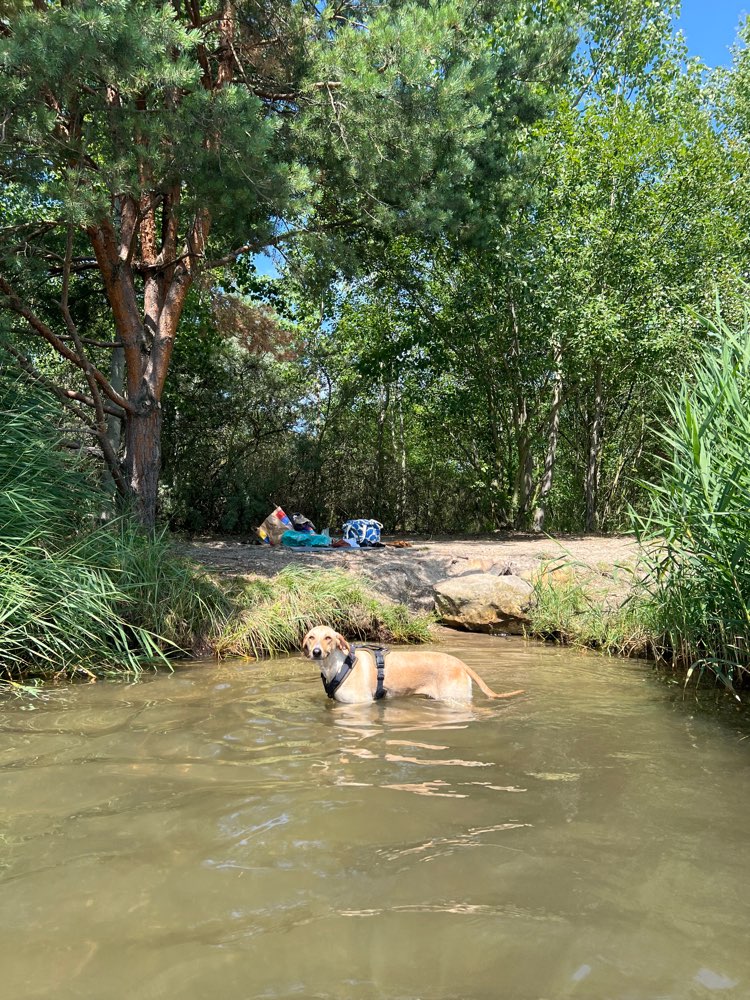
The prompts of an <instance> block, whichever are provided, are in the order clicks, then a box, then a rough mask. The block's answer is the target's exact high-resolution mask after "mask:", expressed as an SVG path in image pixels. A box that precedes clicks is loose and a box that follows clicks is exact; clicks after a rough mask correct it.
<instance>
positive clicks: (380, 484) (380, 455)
mask: <svg viewBox="0 0 750 1000" xmlns="http://www.w3.org/2000/svg"><path fill="white" fill-rule="evenodd" d="M390 395H391V387H390V385H388V383H387V382H386V381H385V379H382V380H381V383H380V391H379V393H378V436H377V455H376V463H375V485H376V493H377V500H378V502H379V503H380V505H381V509H382V505H383V503H384V499H383V497H384V491H385V423H386V419H387V417H388V406H389V403H390Z"/></svg>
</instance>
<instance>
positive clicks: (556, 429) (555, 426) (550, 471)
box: [533, 341, 562, 532]
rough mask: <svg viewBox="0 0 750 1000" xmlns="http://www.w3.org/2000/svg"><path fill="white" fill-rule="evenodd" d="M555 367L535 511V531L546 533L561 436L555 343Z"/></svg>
mask: <svg viewBox="0 0 750 1000" xmlns="http://www.w3.org/2000/svg"><path fill="white" fill-rule="evenodd" d="M552 362H553V365H554V370H555V373H554V382H553V387H552V404H551V407H550V417H549V430H548V432H547V451H546V454H545V456H544V471H543V472H542V479H541V482H540V483H539V495H538V497H537V503H536V509H535V510H534V522H533V530H534V531H537V532H541V531H544V520H545V517H546V516H547V498H548V496H549V494H550V492H551V490H552V482H553V477H554V472H555V458H556V457H557V442H558V439H559V436H560V409H561V407H562V371H561V370H560V369H561V366H562V346H561V345H560V343H559V342H558V341H555V343H554V346H553V348H552Z"/></svg>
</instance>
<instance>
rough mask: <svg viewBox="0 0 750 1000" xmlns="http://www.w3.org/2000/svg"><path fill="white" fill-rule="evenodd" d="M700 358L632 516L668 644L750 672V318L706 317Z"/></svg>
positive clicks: (703, 664) (727, 675) (731, 676)
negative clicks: (641, 509)
mask: <svg viewBox="0 0 750 1000" xmlns="http://www.w3.org/2000/svg"><path fill="white" fill-rule="evenodd" d="M707 326H708V330H709V337H708V340H707V343H706V348H705V351H704V354H703V356H702V358H701V359H700V360H699V362H698V363H697V364H696V365H695V366H694V368H693V369H692V370H691V371H690V373H689V374H686V375H685V376H684V377H683V378H682V379H681V381H680V383H679V385H677V386H676V387H675V388H674V390H673V391H671V392H669V393H668V395H667V402H668V406H669V416H670V420H669V421H668V422H667V424H666V426H665V428H664V429H663V430H662V431H661V434H660V437H661V441H662V445H663V450H662V453H661V454H660V455H659V456H658V457H657V475H655V476H654V478H653V481H652V482H650V483H646V484H644V485H645V486H646V488H647V491H648V495H649V501H650V504H649V509H648V511H647V512H646V513H645V514H642V515H634V521H635V525H636V529H637V533H638V536H639V539H640V541H641V543H642V545H643V547H644V549H645V552H646V558H647V562H648V565H649V568H650V574H649V576H648V579H647V587H648V590H649V594H650V601H651V603H652V607H653V609H654V610H655V612H656V618H657V619H658V621H659V623H660V628H661V630H662V632H663V640H664V644H665V645H666V646H668V647H670V648H671V649H672V650H673V651H674V656H675V658H676V660H677V662H679V663H681V664H684V665H685V666H687V667H688V671H689V675H690V674H694V673H697V674H698V675H699V676H700V675H701V674H703V673H705V672H706V671H710V672H713V674H715V675H716V676H717V677H718V678H719V679H720V680H721V681H722V682H723V683H724V684H726V685H727V686H728V687H730V688H733V687H735V686H737V684H739V683H740V682H742V681H743V680H746V679H747V676H748V671H750V645H749V643H750V559H748V555H749V554H750V318H749V317H748V316H747V315H746V317H745V320H744V323H743V324H742V326H741V328H740V329H738V330H732V329H730V328H729V327H728V326H727V325H726V324H725V323H724V322H723V321H722V320H721V319H718V320H717V321H715V322H712V323H707Z"/></svg>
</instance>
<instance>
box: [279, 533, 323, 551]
mask: <svg viewBox="0 0 750 1000" xmlns="http://www.w3.org/2000/svg"><path fill="white" fill-rule="evenodd" d="M281 544H282V545H285V546H287V547H289V548H305V549H327V548H330V546H331V536H330V535H317V534H315V533H313V532H310V531H285V532H284V534H283V535H282V536H281Z"/></svg>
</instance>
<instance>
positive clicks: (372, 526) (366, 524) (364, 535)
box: [342, 517, 383, 547]
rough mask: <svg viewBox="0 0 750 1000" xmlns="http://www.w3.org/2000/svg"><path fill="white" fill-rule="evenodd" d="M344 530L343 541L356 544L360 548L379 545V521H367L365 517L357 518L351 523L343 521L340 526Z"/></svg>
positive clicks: (381, 526)
mask: <svg viewBox="0 0 750 1000" xmlns="http://www.w3.org/2000/svg"><path fill="white" fill-rule="evenodd" d="M342 527H343V529H344V541H345V542H349V543H350V544H351V543H352V542H356V544H357V545H359V546H361V547H366V546H368V545H379V544H380V532H381V531H382V529H383V525H382V524H381V523H380V521H373V520H368V519H367V518H365V517H357V518H355V519H354V520H352V521H345V522H344V524H343V525H342Z"/></svg>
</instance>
